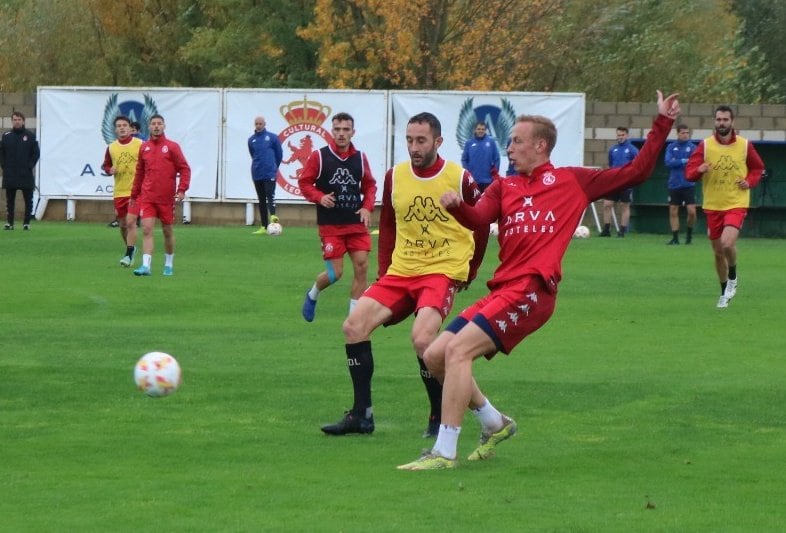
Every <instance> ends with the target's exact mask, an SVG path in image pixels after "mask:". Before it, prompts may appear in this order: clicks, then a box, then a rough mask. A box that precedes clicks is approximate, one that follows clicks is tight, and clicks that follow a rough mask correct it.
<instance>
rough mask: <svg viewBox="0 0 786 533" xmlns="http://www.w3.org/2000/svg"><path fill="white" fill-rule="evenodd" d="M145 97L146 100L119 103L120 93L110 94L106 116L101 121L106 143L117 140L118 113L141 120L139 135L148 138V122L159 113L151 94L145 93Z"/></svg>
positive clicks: (132, 119) (131, 119)
mask: <svg viewBox="0 0 786 533" xmlns="http://www.w3.org/2000/svg"><path fill="white" fill-rule="evenodd" d="M143 98H144V102H139V101H136V100H125V101H123V102H119V103H118V101H117V100H118V93H112V94H111V95H109V98H107V100H106V105H105V106H104V118H103V120H102V121H101V135H102V137H103V138H104V142H106V144H109V143H111V142H112V141H114V140H115V118H117V117H118V115H125V116H127V117H128V119H129V120H130V121H131V122H139V125H140V130H139V137H140V138H141V139H147V138H148V136H149V134H150V132H149V129H148V122H150V117H152V116H153V115H155V114H157V113H158V106H157V105H156V102H155V100H153V98H152V97H151V96H150V95H148V94H145V95H143Z"/></svg>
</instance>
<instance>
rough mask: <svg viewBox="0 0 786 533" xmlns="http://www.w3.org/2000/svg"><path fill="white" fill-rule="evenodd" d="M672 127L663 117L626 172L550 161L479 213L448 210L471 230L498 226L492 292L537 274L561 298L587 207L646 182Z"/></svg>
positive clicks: (491, 195) (502, 188)
mask: <svg viewBox="0 0 786 533" xmlns="http://www.w3.org/2000/svg"><path fill="white" fill-rule="evenodd" d="M673 122H674V121H673V120H672V119H669V118H667V117H665V116H662V115H658V117H657V118H656V119H655V121H654V122H653V125H652V131H650V132H649V134H648V135H647V141H646V142H645V143H644V146H643V147H642V149H641V151H640V152H639V155H638V156H637V157H636V158H635V159H634V160H633V161H632V162H630V163H628V164H627V165H625V166H622V167H616V168H607V169H592V168H584V167H562V168H555V167H554V165H552V163H551V161H548V162H546V163H544V164H542V165H540V166H539V167H536V168H535V169H534V171H533V172H532V175H529V176H526V175H521V174H517V175H513V176H508V177H505V178H503V179H499V180H495V181H494V182H493V183H492V184H491V185H490V186H489V187H488V188H487V189H486V190H485V192H484V193H483V196H481V197H480V199H479V200H478V202H477V204H476V205H475V206H474V207H472V206H471V205H469V204H467V203H465V202H462V203H461V204H460V205H459V206H458V207H456V208H452V209H449V211H450V213H451V214H453V215H454V216H455V217H456V219H457V220H458V221H459V222H460V223H461V224H463V225H464V226H466V227H468V228H470V229H473V228H481V227H484V226H488V224H489V223H491V222H498V223H499V237H498V239H499V243H500V251H499V260H500V264H499V266H498V267H497V270H496V271H495V272H494V276H493V277H492V279H491V280H490V281H489V282H488V287H489V289H492V290H493V289H495V288H497V287H500V286H502V285H505V284H507V283H510V282H517V281H519V280H521V279H522V278H524V277H526V276H529V275H533V274H534V275H538V276H540V277H542V278H543V279H544V280H545V281H546V283H547V285H548V286H549V287H551V289H552V290H553V291H554V292H556V290H557V284H558V283H559V281H560V280H561V279H562V258H563V256H564V255H565V251H566V250H567V248H568V245H569V244H570V241H571V238H572V237H573V232H574V230H575V229H576V226H578V224H579V221H580V220H581V216H582V214H583V213H584V210H585V209H586V208H587V205H588V204H589V203H590V202H592V201H594V200H597V199H599V198H602V197H604V196H606V195H608V194H610V193H612V192H614V191H617V190H620V189H624V188H627V187H633V186H634V185H637V184H639V183H641V182H643V181H645V180H646V179H647V178H648V177H649V176H650V174H652V171H653V169H654V168H655V164H656V162H657V159H658V155H659V154H660V150H661V148H663V145H664V143H665V141H666V137H667V136H668V134H669V131H670V130H671V126H672V124H673Z"/></svg>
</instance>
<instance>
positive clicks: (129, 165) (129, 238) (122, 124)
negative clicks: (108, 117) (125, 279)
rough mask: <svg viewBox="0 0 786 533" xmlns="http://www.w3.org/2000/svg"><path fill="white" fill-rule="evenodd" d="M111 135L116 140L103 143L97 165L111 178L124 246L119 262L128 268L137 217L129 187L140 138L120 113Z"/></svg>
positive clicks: (131, 181)
mask: <svg viewBox="0 0 786 533" xmlns="http://www.w3.org/2000/svg"><path fill="white" fill-rule="evenodd" d="M115 135H116V136H117V139H115V140H114V141H112V142H111V143H109V146H107V148H106V153H105V154H104V164H103V165H101V168H102V169H103V170H104V172H105V173H107V174H109V175H111V176H114V177H115V187H114V192H113V196H114V203H115V217H116V219H117V221H118V224H119V227H120V237H122V239H123V244H124V245H125V246H126V252H125V254H124V255H123V257H122V258H121V259H120V265H121V266H124V267H129V266H131V263H133V262H134V251H135V250H136V219H137V217H139V208H138V207H137V206H136V205H134V204H133V202H131V186H132V185H133V184H134V173H135V172H136V162H137V159H138V158H139V148H140V147H141V146H142V141H141V140H140V139H138V138H136V137H134V136H133V135H132V134H131V120H130V119H129V118H128V117H126V116H123V115H118V116H117V117H116V118H115Z"/></svg>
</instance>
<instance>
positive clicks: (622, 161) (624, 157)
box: [609, 139, 639, 168]
mask: <svg viewBox="0 0 786 533" xmlns="http://www.w3.org/2000/svg"><path fill="white" fill-rule="evenodd" d="M637 155H639V149H638V148H636V146H635V145H634V144H633V143H632V142H630V139H628V140H627V141H625V142H624V143H614V146H612V147H611V148H609V168H616V167H624V166H625V165H627V164H628V163H630V162H631V161H633V159H634V158H635V157H636V156H637Z"/></svg>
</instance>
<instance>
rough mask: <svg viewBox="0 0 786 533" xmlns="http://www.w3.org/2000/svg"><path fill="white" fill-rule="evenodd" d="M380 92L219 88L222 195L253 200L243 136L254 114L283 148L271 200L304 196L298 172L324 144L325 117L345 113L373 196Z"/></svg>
mask: <svg viewBox="0 0 786 533" xmlns="http://www.w3.org/2000/svg"><path fill="white" fill-rule="evenodd" d="M387 94H388V93H387V92H386V91H338V90H323V91H320V90H314V91H304V90H300V91H292V90H263V89H255V90H251V89H249V90H243V89H226V91H225V93H224V114H225V118H226V120H225V122H224V124H225V126H224V127H225V132H224V151H223V154H224V174H223V194H222V197H223V198H226V199H230V200H247V201H256V200H257V196H256V192H255V190H254V184H253V182H252V180H251V156H250V155H249V153H248V138H249V137H250V136H251V135H252V134H253V133H254V118H255V117H257V116H260V115H261V116H263V117H264V118H265V121H266V123H267V125H266V129H267V130H268V131H270V132H272V133H275V134H277V135H278V138H279V140H280V141H281V147H282V149H283V152H284V159H283V162H282V163H281V166H280V167H279V172H278V179H277V183H278V186H277V188H276V199H277V201H283V202H285V203H286V202H289V203H296V202H298V201H301V202H302V201H305V200H303V197H302V196H301V194H300V188H299V187H298V183H297V180H298V176H299V175H300V172H301V171H302V169H303V165H304V164H305V162H306V160H307V159H308V156H309V154H311V152H312V151H314V150H318V149H320V148H322V147H323V146H325V145H326V144H328V142H329V140H330V139H331V138H332V136H331V134H330V129H331V120H330V119H331V117H332V116H333V115H335V114H336V113H340V112H346V113H349V114H350V115H352V117H353V118H354V119H355V132H356V133H355V136H354V138H353V139H352V142H353V144H354V145H355V147H356V148H357V149H358V150H360V151H363V152H365V153H366V157H368V162H369V165H370V166H371V172H372V174H373V175H374V178H376V180H377V185H378V192H377V199H378V200H379V199H380V198H381V195H382V181H383V178H384V176H385V171H386V170H387V168H386V167H387V161H388V158H389V157H388V105H387Z"/></svg>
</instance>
